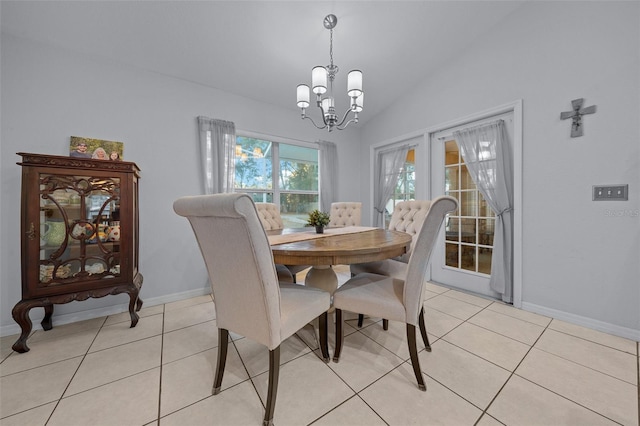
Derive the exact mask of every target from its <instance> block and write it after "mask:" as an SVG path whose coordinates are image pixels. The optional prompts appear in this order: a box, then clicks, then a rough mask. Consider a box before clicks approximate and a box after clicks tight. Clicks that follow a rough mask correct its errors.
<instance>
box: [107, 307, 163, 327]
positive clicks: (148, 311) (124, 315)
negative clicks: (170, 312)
mask: <svg viewBox="0 0 640 426" xmlns="http://www.w3.org/2000/svg"><path fill="white" fill-rule="evenodd" d="M163 311H164V305H155V306H149V307H145V306H144V305H142V309H140V310H139V311H138V317H140V318H141V319H142V318H145V317H150V316H151V315H159V314H162V313H163ZM138 321H140V320H138ZM119 322H129V323H130V322H131V315H130V314H129V311H125V312H121V313H119V314H114V315H109V316H108V317H107V320H106V321H105V323H104V325H113V324H117V323H119Z"/></svg>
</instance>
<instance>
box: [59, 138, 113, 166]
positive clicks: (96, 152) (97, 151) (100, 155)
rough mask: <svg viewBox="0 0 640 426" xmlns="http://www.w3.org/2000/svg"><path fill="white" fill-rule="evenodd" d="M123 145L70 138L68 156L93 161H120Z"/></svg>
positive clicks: (97, 140)
mask: <svg viewBox="0 0 640 426" xmlns="http://www.w3.org/2000/svg"><path fill="white" fill-rule="evenodd" d="M123 155H124V143H122V142H115V141H106V140H102V139H92V138H82V137H79V136H71V143H70V144H69V156H70V157H77V158H93V159H95V160H105V161H122V158H123Z"/></svg>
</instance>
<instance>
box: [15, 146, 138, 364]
mask: <svg viewBox="0 0 640 426" xmlns="http://www.w3.org/2000/svg"><path fill="white" fill-rule="evenodd" d="M18 155H20V156H22V162H20V163H18V165H20V166H22V202H21V218H22V219H21V241H22V300H20V302H18V303H17V304H16V305H15V307H14V308H13V311H12V314H13V318H14V319H15V321H16V322H17V323H18V324H19V325H20V328H21V329H22V333H21V335H20V338H19V339H18V340H17V341H16V342H15V343H14V345H13V350H14V351H16V352H27V351H29V347H28V346H27V338H28V337H29V334H30V333H31V329H32V323H31V320H30V318H29V311H30V310H31V309H32V308H35V307H43V308H44V312H45V315H44V319H43V320H42V323H41V324H42V328H43V329H45V330H50V329H51V328H52V320H51V316H52V315H53V305H55V304H62V303H68V302H71V301H74V300H86V299H88V298H90V297H104V296H107V295H110V294H119V293H127V294H128V295H129V314H130V316H131V327H135V326H136V324H137V323H138V314H137V313H136V312H137V311H139V310H140V308H141V307H142V300H141V299H140V298H139V293H140V288H141V287H142V275H141V274H140V272H139V271H138V246H139V238H138V179H139V178H140V169H139V168H138V166H137V165H136V164H135V163H131V162H126V161H108V160H92V159H83V158H74V157H61V156H52V155H41V154H27V153H18Z"/></svg>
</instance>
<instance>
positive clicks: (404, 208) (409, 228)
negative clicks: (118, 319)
mask: <svg viewBox="0 0 640 426" xmlns="http://www.w3.org/2000/svg"><path fill="white" fill-rule="evenodd" d="M430 207H431V201H429V200H411V201H401V202H399V203H397V204H396V206H395V208H394V209H393V213H392V214H391V220H390V221H389V228H388V229H390V230H392V231H400V232H406V233H407V234H410V235H411V247H409V249H408V250H407V252H406V253H405V254H404V255H402V256H400V257H398V258H395V259H385V260H379V261H376V262H367V263H356V264H353V265H351V266H350V270H351V276H354V275H357V274H360V273H363V272H370V273H373V274H379V275H386V276H389V277H404V276H405V275H406V273H407V263H408V262H409V257H410V256H411V251H412V250H413V247H414V246H415V244H416V239H417V237H418V233H419V232H420V229H421V228H422V224H423V223H424V219H425V217H426V216H427V212H428V211H429V208H430ZM363 320H364V315H362V314H360V315H358V327H362V323H363ZM382 327H383V328H384V329H385V330H387V329H388V328H389V323H388V321H387V319H383V320H382Z"/></svg>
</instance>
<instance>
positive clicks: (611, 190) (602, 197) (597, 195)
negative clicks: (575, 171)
mask: <svg viewBox="0 0 640 426" xmlns="http://www.w3.org/2000/svg"><path fill="white" fill-rule="evenodd" d="M628 199H629V185H627V184H625V185H593V201H627V200H628Z"/></svg>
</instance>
